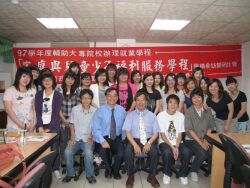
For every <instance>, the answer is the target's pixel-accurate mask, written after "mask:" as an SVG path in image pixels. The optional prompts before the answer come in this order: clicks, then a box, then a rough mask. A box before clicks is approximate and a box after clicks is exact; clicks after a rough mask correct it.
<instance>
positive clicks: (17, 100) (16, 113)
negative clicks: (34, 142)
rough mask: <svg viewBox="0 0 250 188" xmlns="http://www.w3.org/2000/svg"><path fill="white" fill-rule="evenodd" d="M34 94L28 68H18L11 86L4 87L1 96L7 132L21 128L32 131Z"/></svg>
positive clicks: (33, 123)
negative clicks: (4, 89) (5, 114)
mask: <svg viewBox="0 0 250 188" xmlns="http://www.w3.org/2000/svg"><path fill="white" fill-rule="evenodd" d="M35 94H36V90H35V89H34V88H32V73H31V71H30V69H29V68H27V67H20V68H18V69H17V72H16V76H15V81H14V84H13V86H11V87H9V88H8V89H6V91H5V92H4V96H3V102H4V108H5V110H6V113H7V129H8V132H18V131H19V130H21V129H27V130H28V131H29V132H33V131H34V129H35V125H36V114H35V108H34V98H35Z"/></svg>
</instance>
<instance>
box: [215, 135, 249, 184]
mask: <svg viewBox="0 0 250 188" xmlns="http://www.w3.org/2000/svg"><path fill="white" fill-rule="evenodd" d="M219 137H220V139H221V141H222V143H223V148H224V151H225V177H224V187H231V186H232V185H231V178H232V177H233V178H234V180H235V181H237V182H239V183H242V182H244V179H243V175H242V172H241V171H240V167H241V166H242V165H244V164H248V165H250V158H249V155H248V153H247V151H246V150H245V149H244V148H243V147H242V145H241V144H240V143H238V142H237V141H236V140H235V139H233V138H232V137H230V136H229V135H226V134H220V135H219Z"/></svg>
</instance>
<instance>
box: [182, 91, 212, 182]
mask: <svg viewBox="0 0 250 188" xmlns="http://www.w3.org/2000/svg"><path fill="white" fill-rule="evenodd" d="M190 98H191V100H192V103H193V105H192V106H191V107H190V108H189V109H188V110H187V111H186V114H185V129H186V133H187V136H186V140H185V142H184V144H185V145H186V146H187V147H188V148H189V149H190V150H191V151H192V152H193V153H194V155H195V158H194V160H193V163H192V167H191V169H190V174H191V179H192V181H196V182H197V181H198V175H197V172H198V170H199V169H200V166H201V165H202V163H203V162H204V161H205V160H206V159H207V160H208V166H209V171H210V169H211V154H212V152H211V145H210V144H209V143H208V141H207V140H206V139H204V135H205V134H207V133H211V130H212V129H213V128H214V127H215V126H216V125H215V121H214V118H213V116H212V111H211V109H210V108H204V106H203V100H204V95H203V92H202V90H201V89H200V88H196V89H194V90H193V91H192V92H191V94H190Z"/></svg>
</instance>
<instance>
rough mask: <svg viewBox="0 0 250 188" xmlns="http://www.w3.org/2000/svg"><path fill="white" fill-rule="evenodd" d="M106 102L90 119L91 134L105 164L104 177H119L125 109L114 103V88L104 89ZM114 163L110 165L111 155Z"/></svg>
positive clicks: (115, 95)
mask: <svg viewBox="0 0 250 188" xmlns="http://www.w3.org/2000/svg"><path fill="white" fill-rule="evenodd" d="M105 96H106V101H107V104H104V105H102V106H101V107H100V108H99V109H97V111H96V112H95V114H94V116H93V119H92V134H93V138H94V140H95V142H96V147H97V148H98V150H99V153H100V156H101V158H102V160H103V161H104V164H105V177H106V178H111V177H112V176H113V177H114V179H121V174H120V173H119V170H120V166H121V162H122V159H123V155H124V147H123V142H122V126H123V123H124V120H125V117H126V111H125V109H124V108H123V107H122V106H120V105H118V104H116V103H117V100H118V92H117V90H116V89H115V88H108V89H107V90H106V91H105ZM111 154H112V156H113V157H114V160H113V161H114V164H113V165H112V156H111Z"/></svg>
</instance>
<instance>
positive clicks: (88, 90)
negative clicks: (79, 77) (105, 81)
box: [79, 89, 94, 99]
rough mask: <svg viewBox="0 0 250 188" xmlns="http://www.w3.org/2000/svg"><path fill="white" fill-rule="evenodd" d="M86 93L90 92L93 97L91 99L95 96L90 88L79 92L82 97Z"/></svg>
mask: <svg viewBox="0 0 250 188" xmlns="http://www.w3.org/2000/svg"><path fill="white" fill-rule="evenodd" d="M85 94H88V95H89V96H90V97H91V99H93V97H94V93H93V91H91V90H90V89H83V90H81V91H80V94H79V97H80V99H81V98H82V96H83V95H85Z"/></svg>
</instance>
